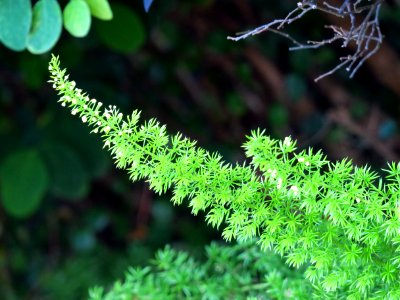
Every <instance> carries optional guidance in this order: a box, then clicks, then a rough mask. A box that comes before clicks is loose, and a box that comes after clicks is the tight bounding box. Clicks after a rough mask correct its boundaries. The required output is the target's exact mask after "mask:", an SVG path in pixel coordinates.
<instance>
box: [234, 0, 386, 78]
mask: <svg viewBox="0 0 400 300" xmlns="http://www.w3.org/2000/svg"><path fill="white" fill-rule="evenodd" d="M383 2H384V0H343V1H342V2H341V3H340V5H339V6H338V5H335V4H333V1H319V0H302V1H301V2H298V3H297V7H296V8H295V9H293V10H292V11H291V12H290V13H289V14H288V15H287V16H286V17H285V18H283V19H276V20H273V21H271V22H269V23H267V24H264V25H262V26H259V27H257V28H254V29H252V30H250V31H247V32H245V33H241V34H239V35H238V36H235V37H232V36H229V37H228V39H230V40H233V41H239V40H242V39H245V38H247V37H249V36H253V35H256V34H259V33H261V32H264V31H271V32H273V33H276V34H279V35H281V36H283V37H285V38H287V39H289V40H290V41H291V42H292V43H293V44H294V45H295V46H293V47H290V48H289V49H290V50H292V51H294V50H304V49H316V48H320V47H323V46H326V45H328V44H332V43H334V42H336V41H341V46H342V47H343V48H349V44H350V43H355V45H356V47H355V51H354V52H353V53H352V54H349V55H346V56H343V57H340V58H339V60H340V63H339V64H338V65H336V66H335V67H334V68H332V69H331V70H329V71H327V72H325V73H324V74H322V75H320V76H318V77H317V78H315V81H318V80H320V79H322V78H324V77H326V76H329V75H331V74H333V73H335V72H336V71H337V70H339V69H341V68H345V69H346V71H348V72H349V73H350V75H349V77H350V78H352V77H353V76H354V74H355V73H356V72H357V71H358V69H359V68H360V67H361V66H362V65H363V63H364V62H365V61H366V60H367V59H368V58H370V57H371V56H372V55H374V54H375V53H376V52H377V51H378V50H379V48H380V46H381V44H382V40H383V35H382V33H381V30H380V26H379V11H380V8H381V5H382V3H383ZM315 10H318V11H321V12H324V13H327V14H330V15H334V16H336V17H339V18H348V20H349V28H347V29H345V28H343V27H339V26H335V25H327V26H325V27H326V28H328V29H331V30H332V33H333V35H332V37H330V38H328V39H324V40H321V41H307V42H305V43H302V42H299V41H297V40H296V39H294V38H293V37H292V36H290V35H289V34H287V33H285V32H284V31H283V28H284V27H285V25H289V24H291V23H293V22H295V21H297V20H299V19H301V18H302V17H303V16H304V15H306V14H307V13H308V12H310V11H315Z"/></svg>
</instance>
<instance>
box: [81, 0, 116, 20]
mask: <svg viewBox="0 0 400 300" xmlns="http://www.w3.org/2000/svg"><path fill="white" fill-rule="evenodd" d="M86 3H87V4H88V5H89V8H90V12H91V13H92V16H94V17H96V18H98V19H100V20H104V21H108V20H111V19H112V18H113V12H112V10H111V7H110V3H108V1H107V0H86Z"/></svg>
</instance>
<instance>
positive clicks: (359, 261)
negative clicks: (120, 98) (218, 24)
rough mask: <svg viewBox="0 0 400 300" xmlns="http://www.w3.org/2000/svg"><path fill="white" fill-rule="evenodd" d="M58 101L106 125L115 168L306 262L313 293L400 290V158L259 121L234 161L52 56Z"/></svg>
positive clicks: (211, 220)
mask: <svg viewBox="0 0 400 300" xmlns="http://www.w3.org/2000/svg"><path fill="white" fill-rule="evenodd" d="M49 70H50V73H51V80H50V82H51V83H53V87H54V89H56V90H57V91H58V93H59V95H60V100H59V102H60V103H61V105H62V106H65V107H68V108H69V109H70V110H71V113H72V115H76V116H77V117H79V118H80V119H81V120H82V122H83V123H87V124H88V126H90V127H91V128H93V130H92V132H93V133H97V134H100V135H101V136H102V139H103V141H104V147H106V148H107V149H108V150H109V151H110V153H111V155H112V156H113V158H114V159H115V164H116V166H117V167H118V168H122V169H125V170H127V171H128V173H129V175H130V178H131V179H132V180H133V181H136V180H146V181H147V182H149V184H150V187H151V189H153V190H154V191H155V192H157V193H164V192H165V191H166V190H168V189H171V190H172V193H173V197H172V198H171V201H172V202H173V203H174V204H176V205H180V204H182V203H183V201H185V203H187V204H186V205H188V206H189V207H190V208H191V210H192V212H193V214H197V213H198V212H199V211H204V212H205V213H206V222H207V223H208V224H210V225H212V226H214V227H217V228H218V227H221V226H222V227H223V229H222V236H223V237H224V239H225V240H227V241H231V240H237V241H247V240H251V239H256V240H257V243H258V245H259V247H260V249H262V250H263V251H266V250H272V251H273V252H275V253H278V254H279V255H281V256H282V257H283V258H284V259H285V261H286V263H287V264H288V265H289V266H292V267H295V268H298V267H300V266H304V267H305V268H306V271H305V276H306V278H307V279H308V280H309V282H310V283H311V284H312V285H313V288H314V293H315V294H316V295H317V294H318V295H324V297H325V298H326V299H329V298H333V299H340V298H345V299H365V298H368V299H400V281H399V279H400V278H399V267H400V246H399V243H400V189H399V183H400V164H399V163H390V164H388V167H387V169H386V170H382V172H383V176H382V177H381V176H379V175H378V174H377V173H375V172H373V171H372V170H371V169H370V168H369V167H368V166H365V167H356V166H354V165H353V164H352V162H351V161H350V160H348V159H344V160H342V161H338V162H330V161H328V160H327V158H326V157H325V156H324V155H323V153H322V152H321V151H317V152H315V151H314V150H312V149H311V148H310V149H307V150H303V151H300V152H298V151H296V142H295V141H294V140H292V139H291V138H290V137H286V138H285V139H284V140H283V141H280V140H275V139H272V138H270V137H268V136H267V135H266V134H265V133H264V132H263V131H261V130H256V131H253V132H252V133H251V135H250V136H248V137H247V141H246V142H245V143H244V145H243V148H244V150H245V153H246V156H247V158H248V160H249V163H243V164H236V165H231V164H228V163H225V162H224V161H223V159H222V157H221V156H220V155H219V154H217V153H210V152H208V151H206V150H204V149H203V148H201V147H199V146H197V145H196V142H195V141H193V140H190V139H188V138H186V137H184V136H182V135H181V134H179V133H178V134H175V135H169V134H168V133H167V131H166V127H165V125H161V124H159V123H158V122H157V121H156V120H155V119H151V120H148V121H140V112H139V111H133V112H132V114H130V115H127V116H124V115H123V114H122V113H121V112H120V111H119V110H118V108H117V107H115V106H109V107H103V105H102V103H101V102H99V101H97V100H96V99H92V98H90V97H89V96H88V95H87V94H86V93H84V92H83V91H82V90H80V89H79V88H77V87H76V86H75V85H76V84H75V82H74V81H71V80H69V79H68V75H67V74H66V70H65V69H64V70H61V69H60V62H59V59H58V58H57V57H55V56H53V57H52V59H51V62H50V64H49Z"/></svg>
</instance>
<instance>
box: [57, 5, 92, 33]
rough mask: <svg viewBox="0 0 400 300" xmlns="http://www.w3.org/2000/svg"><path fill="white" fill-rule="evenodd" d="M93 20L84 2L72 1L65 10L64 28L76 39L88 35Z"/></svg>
mask: <svg viewBox="0 0 400 300" xmlns="http://www.w3.org/2000/svg"><path fill="white" fill-rule="evenodd" d="M91 22H92V19H91V16H90V8H89V5H88V4H87V3H86V2H85V1H84V0H70V1H69V2H68V4H67V5H66V6H65V8H64V27H65V29H66V30H67V31H68V32H69V33H70V34H71V35H72V36H74V37H84V36H86V35H87V34H88V32H89V29H90V25H91Z"/></svg>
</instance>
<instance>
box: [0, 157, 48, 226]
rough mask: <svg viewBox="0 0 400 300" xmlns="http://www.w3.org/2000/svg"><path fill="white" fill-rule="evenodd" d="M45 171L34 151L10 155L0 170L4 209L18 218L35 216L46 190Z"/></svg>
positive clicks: (46, 176) (46, 175)
mask: <svg viewBox="0 0 400 300" xmlns="http://www.w3.org/2000/svg"><path fill="white" fill-rule="evenodd" d="M48 184H49V180H48V174H47V170H46V167H45V165H44V163H43V161H42V159H41V157H40V156H39V154H38V153H37V151H35V150H24V151H20V152H16V153H13V154H11V155H10V156H8V157H7V158H6V160H5V161H4V163H3V165H2V166H1V169H0V186H1V189H0V195H1V201H2V204H3V207H4V209H5V210H6V211H7V212H8V213H9V214H10V215H13V216H15V217H19V218H24V217H28V216H30V215H32V214H33V213H34V212H35V211H36V210H37V208H38V207H39V205H40V203H41V201H42V199H43V197H44V195H45V193H46V191H47V189H48Z"/></svg>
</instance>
